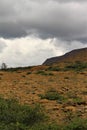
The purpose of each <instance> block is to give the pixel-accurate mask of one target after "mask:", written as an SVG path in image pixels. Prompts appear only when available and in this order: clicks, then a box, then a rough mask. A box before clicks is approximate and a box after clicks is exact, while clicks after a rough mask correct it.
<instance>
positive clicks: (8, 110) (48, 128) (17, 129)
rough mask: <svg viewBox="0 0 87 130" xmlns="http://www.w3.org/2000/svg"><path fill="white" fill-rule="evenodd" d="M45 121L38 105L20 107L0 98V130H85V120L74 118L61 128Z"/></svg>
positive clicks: (9, 100)
mask: <svg viewBox="0 0 87 130" xmlns="http://www.w3.org/2000/svg"><path fill="white" fill-rule="evenodd" d="M51 91H53V90H51ZM47 119H48V118H47V116H45V114H44V112H43V109H42V107H41V106H40V105H35V106H31V107H30V106H29V105H25V104H24V105H20V104H19V103H18V102H17V101H16V100H14V99H3V98H1V97H0V130H87V120H85V119H80V118H79V119H77V118H75V119H73V120H70V121H69V122H67V125H61V126H60V125H58V124H56V123H47ZM48 122H49V121H48Z"/></svg>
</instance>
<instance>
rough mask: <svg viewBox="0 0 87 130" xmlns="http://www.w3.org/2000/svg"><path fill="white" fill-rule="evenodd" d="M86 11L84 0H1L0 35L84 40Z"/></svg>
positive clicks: (85, 34) (86, 34)
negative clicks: (31, 35)
mask: <svg viewBox="0 0 87 130" xmlns="http://www.w3.org/2000/svg"><path fill="white" fill-rule="evenodd" d="M86 12H87V2H86V0H44V1H43V0H20V1H17V0H15V1H13V0H7V1H5V0H2V1H1V2H0V36H1V37H8V38H15V37H24V36H27V35H30V34H33V35H37V36H39V37H41V38H49V37H57V38H60V39H62V40H82V41H87V40H85V39H86V37H87V14H86Z"/></svg>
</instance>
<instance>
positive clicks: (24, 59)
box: [0, 36, 87, 67]
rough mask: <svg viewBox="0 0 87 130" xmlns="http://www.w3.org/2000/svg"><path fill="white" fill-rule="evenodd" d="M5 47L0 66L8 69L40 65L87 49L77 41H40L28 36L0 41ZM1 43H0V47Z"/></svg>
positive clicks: (0, 57)
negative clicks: (3, 64) (80, 49)
mask: <svg viewBox="0 0 87 130" xmlns="http://www.w3.org/2000/svg"><path fill="white" fill-rule="evenodd" d="M0 41H2V42H3V43H4V45H5V46H6V47H4V48H3V51H2V53H0V64H1V63H2V62H5V63H6V64H7V65H8V66H10V67H17V66H31V65H39V64H42V63H43V62H44V61H45V60H46V59H47V58H50V57H54V56H59V55H62V54H64V53H65V52H67V51H70V50H72V49H76V48H80V47H87V44H83V43H81V42H78V41H73V42H70V43H68V42H67V41H61V40H59V39H56V38H53V39H40V38H37V37H33V36H29V37H25V38H16V39H2V38H1V39H0ZM1 46H2V43H0V47H1Z"/></svg>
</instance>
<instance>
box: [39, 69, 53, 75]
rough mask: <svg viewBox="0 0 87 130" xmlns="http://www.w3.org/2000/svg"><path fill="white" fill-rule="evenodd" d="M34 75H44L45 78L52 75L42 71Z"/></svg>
mask: <svg viewBox="0 0 87 130" xmlns="http://www.w3.org/2000/svg"><path fill="white" fill-rule="evenodd" d="M36 74H40V75H45V76H53V73H48V72H46V71H42V70H39V71H38V72H37V73H36Z"/></svg>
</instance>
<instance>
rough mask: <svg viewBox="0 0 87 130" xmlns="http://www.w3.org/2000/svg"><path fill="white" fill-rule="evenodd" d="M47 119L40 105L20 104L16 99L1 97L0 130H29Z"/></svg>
mask: <svg viewBox="0 0 87 130" xmlns="http://www.w3.org/2000/svg"><path fill="white" fill-rule="evenodd" d="M44 120H45V114H44V112H43V111H42V108H41V106H40V105H35V106H32V107H30V106H28V105H20V104H19V103H18V102H17V101H16V100H13V99H3V98H0V130H28V129H29V128H30V127H32V126H33V125H35V124H37V123H41V122H42V121H44Z"/></svg>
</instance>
